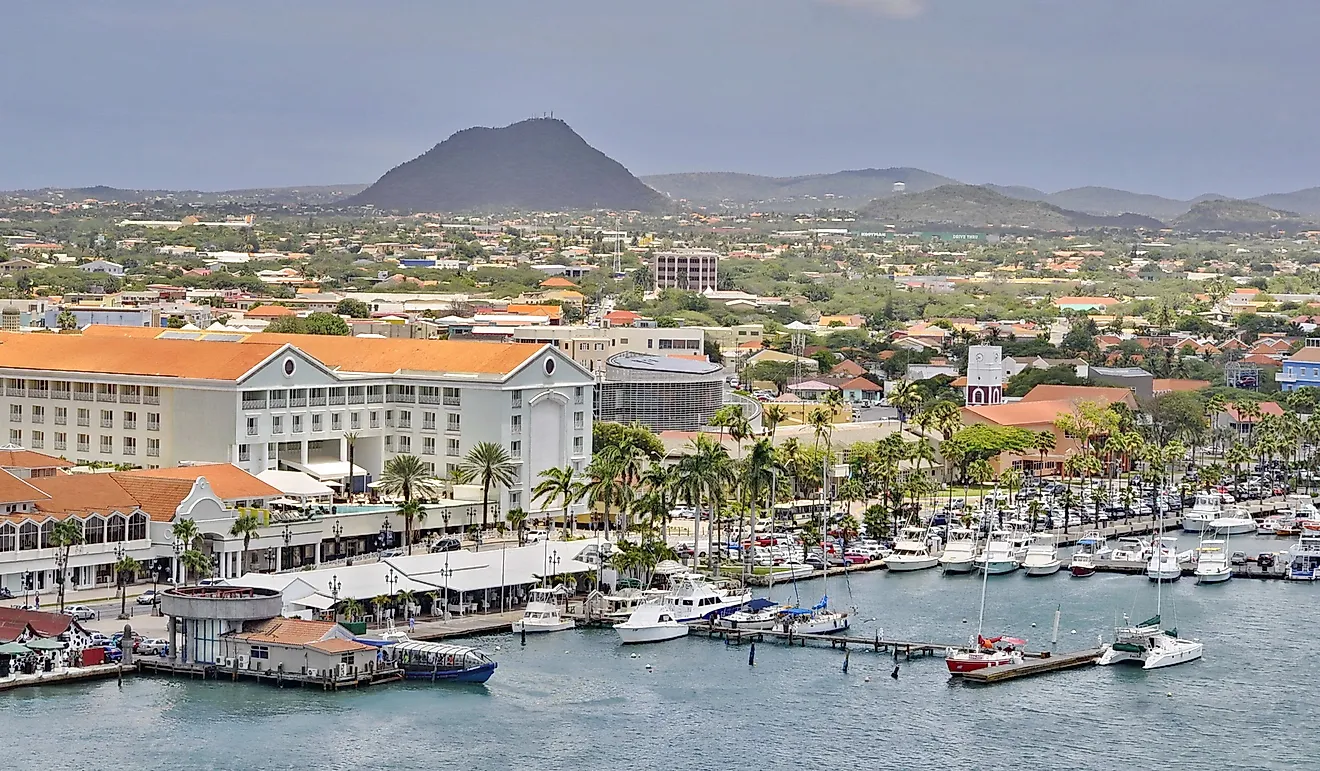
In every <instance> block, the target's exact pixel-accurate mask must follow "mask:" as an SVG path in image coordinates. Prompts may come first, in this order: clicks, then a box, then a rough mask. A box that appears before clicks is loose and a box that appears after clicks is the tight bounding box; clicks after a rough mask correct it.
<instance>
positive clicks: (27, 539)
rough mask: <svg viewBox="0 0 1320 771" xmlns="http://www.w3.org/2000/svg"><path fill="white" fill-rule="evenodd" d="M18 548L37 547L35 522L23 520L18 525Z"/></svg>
mask: <svg viewBox="0 0 1320 771" xmlns="http://www.w3.org/2000/svg"><path fill="white" fill-rule="evenodd" d="M18 548H19V549H20V550H27V549H36V548H37V525H36V523H35V522H24V523H23V524H21V525H19V526H18Z"/></svg>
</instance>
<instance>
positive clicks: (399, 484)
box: [378, 455, 440, 554]
mask: <svg viewBox="0 0 1320 771" xmlns="http://www.w3.org/2000/svg"><path fill="white" fill-rule="evenodd" d="M439 485H440V480H438V479H436V478H435V475H434V474H432V473H431V472H430V470H429V469H427V467H426V464H425V463H423V462H422V459H421V458H419V457H417V456H416V455H396V456H394V457H393V458H390V459H389V460H387V461H385V467H384V469H382V473H381V475H380V483H379V485H378V487H379V489H380V490H381V492H383V493H385V494H386V495H397V496H400V497H402V498H403V506H400V507H399V514H400V515H401V516H402V517H403V532H404V540H405V541H406V543H407V549H408V553H409V554H412V542H413V539H412V529H413V528H412V524H413V520H414V518H416V517H418V516H420V514H421V507H420V506H417V505H410V504H415V501H416V499H418V498H422V499H425V498H430V497H433V496H434V495H435V492H436V489H437V488H438V487H439Z"/></svg>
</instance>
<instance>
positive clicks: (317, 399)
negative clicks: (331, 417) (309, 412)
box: [307, 396, 326, 407]
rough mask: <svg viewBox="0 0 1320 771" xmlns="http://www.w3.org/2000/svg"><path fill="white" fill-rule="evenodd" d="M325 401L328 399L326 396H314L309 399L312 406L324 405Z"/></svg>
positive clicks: (308, 401)
mask: <svg viewBox="0 0 1320 771" xmlns="http://www.w3.org/2000/svg"><path fill="white" fill-rule="evenodd" d="M325 402H326V400H325V397H324V396H313V397H311V398H309V399H308V400H307V404H308V405H310V406H312V407H324V406H325Z"/></svg>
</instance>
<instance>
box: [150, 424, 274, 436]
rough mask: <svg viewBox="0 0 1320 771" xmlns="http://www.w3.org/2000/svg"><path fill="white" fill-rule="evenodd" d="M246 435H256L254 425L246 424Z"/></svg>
mask: <svg viewBox="0 0 1320 771" xmlns="http://www.w3.org/2000/svg"><path fill="white" fill-rule="evenodd" d="M124 428H128V426H124ZM247 435H248V436H256V435H257V427H256V426H248V427H247Z"/></svg>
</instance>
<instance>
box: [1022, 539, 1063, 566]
mask: <svg viewBox="0 0 1320 771" xmlns="http://www.w3.org/2000/svg"><path fill="white" fill-rule="evenodd" d="M1022 567H1023V569H1025V570H1026V571H1027V575H1029V576H1052V575H1054V574H1055V573H1057V572H1059V568H1061V567H1063V563H1062V562H1060V561H1059V547H1058V539H1057V537H1056V536H1054V535H1053V534H1051V533H1040V534H1039V535H1036V536H1035V537H1033V538H1032V539H1031V545H1030V546H1028V547H1027V556H1026V558H1025V559H1023V560H1022Z"/></svg>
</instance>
